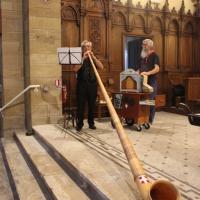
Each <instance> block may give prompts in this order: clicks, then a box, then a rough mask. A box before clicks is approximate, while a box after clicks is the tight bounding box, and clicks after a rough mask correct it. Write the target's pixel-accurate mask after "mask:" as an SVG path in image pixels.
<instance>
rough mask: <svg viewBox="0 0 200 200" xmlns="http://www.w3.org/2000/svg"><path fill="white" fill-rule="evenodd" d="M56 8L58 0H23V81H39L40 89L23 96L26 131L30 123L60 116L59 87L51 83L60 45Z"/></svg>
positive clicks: (57, 67) (56, 75)
mask: <svg viewBox="0 0 200 200" xmlns="http://www.w3.org/2000/svg"><path fill="white" fill-rule="evenodd" d="M60 11H61V1H60V0H29V1H27V0H24V20H26V19H27V17H28V21H27V22H26V23H25V29H24V30H25V34H28V36H29V37H28V38H26V37H24V38H25V43H26V49H27V51H28V55H29V56H28V57H27V58H26V59H25V63H26V65H27V66H25V84H26V85H28V84H39V85H41V92H38V93H36V94H35V93H34V92H31V94H30V96H27V99H26V102H27V104H26V125H27V128H28V131H29V129H30V126H31V125H35V124H47V123H56V122H57V119H58V118H59V117H60V116H61V110H62V104H61V88H57V87H56V86H55V80H57V79H59V80H61V71H62V70H61V66H60V65H59V64H58V63H57V55H56V50H57V48H58V47H60V46H61V14H60V13H61V12H60ZM26 27H27V28H26ZM25 54H27V52H26V51H25ZM27 59H28V60H27ZM29 118H31V120H32V124H31V122H30V121H29Z"/></svg>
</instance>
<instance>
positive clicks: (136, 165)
mask: <svg viewBox="0 0 200 200" xmlns="http://www.w3.org/2000/svg"><path fill="white" fill-rule="evenodd" d="M88 56H89V59H90V62H91V64H92V67H93V70H94V73H95V75H96V78H97V81H98V84H99V86H100V89H101V92H102V94H103V96H104V98H105V101H106V103H107V107H108V110H109V113H110V115H111V118H112V120H113V123H114V125H115V128H116V130H117V134H118V136H119V139H120V142H121V144H122V147H123V150H124V153H125V155H126V158H127V160H128V163H129V166H130V169H131V172H132V174H133V177H134V180H135V182H136V184H137V187H138V189H139V191H140V194H141V196H142V199H143V200H180V199H181V197H180V193H179V191H178V190H177V188H176V187H175V186H174V185H173V184H171V183H170V182H168V181H162V180H160V181H155V182H154V183H153V184H152V183H151V182H150V181H149V179H148V177H147V176H146V175H145V172H144V169H143V167H142V165H141V163H140V161H139V159H138V157H137V155H136V153H135V150H134V148H133V145H132V144H131V142H130V140H129V138H128V136H127V134H126V133H125V132H124V128H123V126H122V124H121V122H120V119H119V117H118V115H117V112H116V111H115V108H114V107H113V105H112V102H111V100H110V98H109V96H108V94H107V92H106V89H105V87H104V85H103V83H102V81H101V78H100V76H99V74H98V72H97V69H96V67H95V65H94V62H93V60H92V58H91V56H90V55H89V54H88Z"/></svg>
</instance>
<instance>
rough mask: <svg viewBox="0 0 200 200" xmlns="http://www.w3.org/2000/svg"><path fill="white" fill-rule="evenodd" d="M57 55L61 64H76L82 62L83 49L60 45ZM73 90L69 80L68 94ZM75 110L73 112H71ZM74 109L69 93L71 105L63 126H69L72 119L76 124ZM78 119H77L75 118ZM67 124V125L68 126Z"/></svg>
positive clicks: (67, 110)
mask: <svg viewBox="0 0 200 200" xmlns="http://www.w3.org/2000/svg"><path fill="white" fill-rule="evenodd" d="M57 55H58V62H59V64H60V65H63V64H65V65H75V64H79V65H80V64H82V49H81V47H60V48H57ZM70 90H71V83H70V80H69V84H68V92H67V93H68V94H69V91H70ZM72 111H73V113H71V112H72ZM64 112H65V110H64ZM67 112H68V117H67V116H66V115H67ZM74 112H76V111H74V109H73V108H71V99H70V95H69V107H68V109H66V113H64V119H63V120H64V123H63V128H64V129H65V128H69V121H70V120H72V124H73V125H74V117H76V115H75V114H74ZM75 121H76V119H75ZM66 124H67V127H66Z"/></svg>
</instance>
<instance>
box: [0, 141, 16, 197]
mask: <svg viewBox="0 0 200 200" xmlns="http://www.w3.org/2000/svg"><path fill="white" fill-rule="evenodd" d="M0 149H1V151H0V197H1V200H13V199H14V198H13V195H12V190H11V187H10V183H9V179H8V176H7V172H6V168H5V165H4V160H3V155H2V143H1V142H0Z"/></svg>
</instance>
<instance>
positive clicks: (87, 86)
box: [77, 81, 97, 128]
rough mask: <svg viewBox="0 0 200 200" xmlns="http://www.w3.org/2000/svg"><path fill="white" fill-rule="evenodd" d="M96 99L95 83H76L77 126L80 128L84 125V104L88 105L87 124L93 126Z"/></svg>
mask: <svg viewBox="0 0 200 200" xmlns="http://www.w3.org/2000/svg"><path fill="white" fill-rule="evenodd" d="M96 98H97V83H96V82H92V83H91V82H86V81H78V82H77V126H78V127H79V128H82V127H83V125H84V123H83V119H84V111H85V103H86V101H87V103H88V124H89V126H93V125H94V111H95V105H96Z"/></svg>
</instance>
